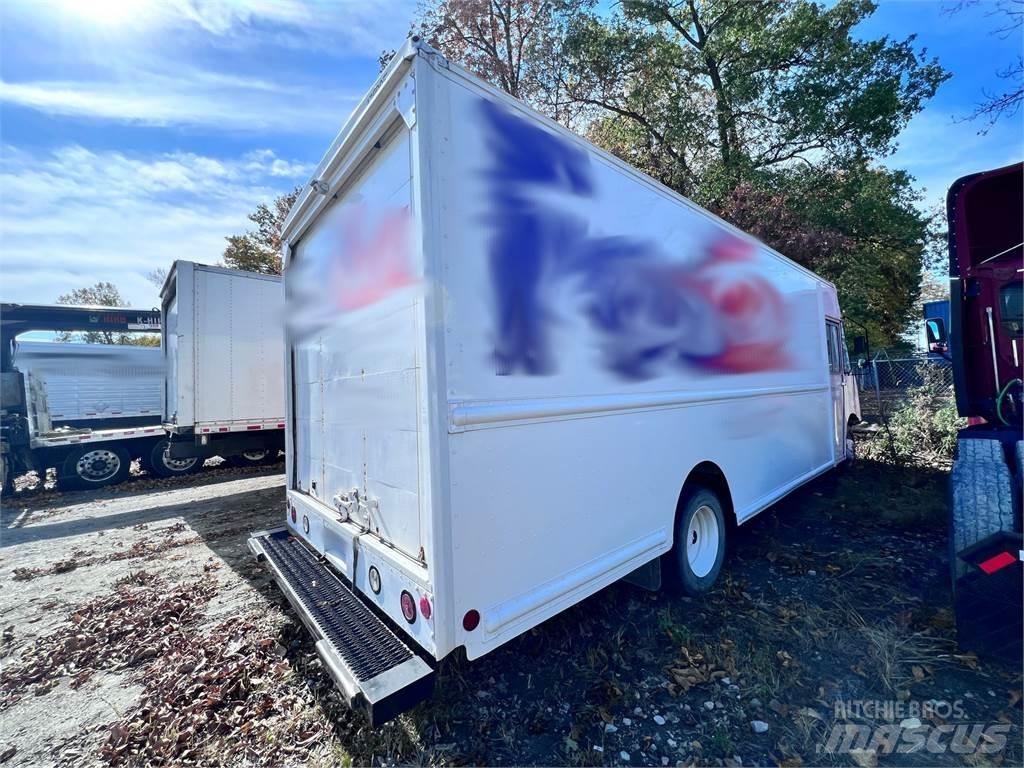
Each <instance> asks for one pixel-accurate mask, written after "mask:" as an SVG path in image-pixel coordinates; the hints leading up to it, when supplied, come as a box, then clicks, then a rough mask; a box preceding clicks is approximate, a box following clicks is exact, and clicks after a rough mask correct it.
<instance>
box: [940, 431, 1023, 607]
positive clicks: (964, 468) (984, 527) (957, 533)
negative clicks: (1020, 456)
mask: <svg viewBox="0 0 1024 768" xmlns="http://www.w3.org/2000/svg"><path fill="white" fill-rule="evenodd" d="M949 485H950V493H951V499H950V515H949V564H950V573H951V575H952V578H953V588H954V591H955V589H956V583H957V581H958V580H959V579H960V578H961V577H962V576H964V575H965V574H966V573H967V571H968V566H967V564H966V563H965V562H964V561H963V560H961V559H960V557H959V554H960V553H961V552H963V551H964V550H965V549H967V548H968V547H970V546H972V545H974V544H977V543H978V542H979V541H983V540H984V539H987V538H988V537H989V536H991V535H992V534H994V533H998V532H999V531H1014V530H1016V521H1015V515H1014V506H1015V504H1014V501H1015V499H1014V496H1015V488H1014V482H1013V477H1012V475H1011V474H1010V468H1009V467H1008V466H1007V464H1006V458H1005V456H1004V454H1003V446H1002V444H1001V443H1000V442H999V441H998V440H975V439H968V440H960V441H959V443H958V445H957V459H956V462H955V463H954V464H953V471H952V473H950V477H949Z"/></svg>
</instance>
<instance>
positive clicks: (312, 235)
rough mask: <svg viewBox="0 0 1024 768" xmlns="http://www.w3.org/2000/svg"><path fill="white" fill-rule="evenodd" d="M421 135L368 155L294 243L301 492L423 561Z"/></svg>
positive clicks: (401, 130)
mask: <svg viewBox="0 0 1024 768" xmlns="http://www.w3.org/2000/svg"><path fill="white" fill-rule="evenodd" d="M411 146H412V141H411V135H410V132H409V130H408V129H407V128H406V127H405V124H404V123H403V122H401V121H396V123H395V124H394V125H393V126H391V129H390V131H389V132H388V134H386V137H385V138H384V139H382V140H380V141H378V142H376V146H375V147H373V148H371V149H370V150H369V156H368V157H366V158H364V160H363V161H362V163H361V166H362V169H361V170H358V171H356V172H354V174H353V176H352V177H351V181H350V180H348V179H346V180H345V182H344V183H343V186H342V187H341V189H340V191H339V193H338V198H337V200H335V201H334V202H333V203H331V204H330V205H329V206H328V207H326V208H325V209H324V210H323V211H322V212H321V213H320V214H319V216H318V217H317V219H316V220H315V221H314V223H313V224H312V225H311V226H310V227H309V229H307V230H306V232H305V233H304V235H303V236H302V238H301V240H300V241H299V242H298V243H297V244H296V245H295V246H294V247H293V249H292V257H291V260H290V262H289V267H288V274H287V277H286V282H287V286H288V293H289V322H290V325H291V330H292V334H291V339H292V341H291V343H292V351H293V357H292V361H293V362H292V377H293V387H294V389H293V392H294V397H293V414H292V417H293V419H294V422H293V423H294V454H295V455H294V457H293V459H294V464H293V467H294V475H293V486H294V488H295V490H297V491H300V492H302V493H305V494H308V495H309V496H310V497H312V498H315V499H317V500H318V501H319V502H321V503H322V504H324V505H326V506H328V507H331V508H333V509H336V510H344V513H345V514H348V515H349V517H350V519H352V520H354V521H355V522H358V523H359V524H360V525H362V526H364V527H366V528H367V529H368V530H369V531H370V532H371V533H372V534H375V535H379V536H380V538H382V539H383V540H385V541H387V542H388V543H390V544H391V545H393V546H395V547H397V548H398V549H400V550H401V551H403V552H405V553H406V554H408V555H410V556H411V557H414V558H420V557H421V556H422V547H423V546H424V542H423V535H422V534H423V521H424V520H426V512H425V510H424V507H425V505H426V504H427V503H428V495H427V494H426V493H425V492H423V491H422V486H423V485H425V482H426V481H425V480H424V479H423V478H425V477H426V476H427V474H426V472H427V469H426V463H427V457H428V456H429V449H428V447H427V438H426V423H427V422H426V416H425V411H426V408H425V406H424V405H423V404H424V403H425V402H426V393H425V390H426V383H425V380H424V379H425V376H424V370H423V368H422V361H423V359H424V356H425V333H424V322H423V301H422V296H423V292H422V289H421V287H420V282H421V281H420V279H419V276H420V275H421V274H422V269H421V267H420V259H419V254H418V252H416V249H414V248H413V247H412V243H413V242H414V238H413V237H411V232H412V229H413V218H414V217H413V214H412V171H411Z"/></svg>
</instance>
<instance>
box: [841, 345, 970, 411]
mask: <svg viewBox="0 0 1024 768" xmlns="http://www.w3.org/2000/svg"><path fill="white" fill-rule="evenodd" d="M856 379H857V383H858V386H859V387H860V405H861V410H862V411H863V416H864V418H867V419H873V418H877V417H880V416H882V415H886V414H891V413H893V412H894V411H895V410H896V409H897V408H899V406H900V405H902V404H903V403H905V402H906V401H907V399H908V398H909V397H910V395H911V394H912V393H913V392H914V391H919V390H921V389H926V390H927V391H928V393H929V394H930V395H931V396H932V398H931V399H932V400H933V401H935V402H942V401H943V400H946V399H951V398H952V397H953V367H952V365H951V363H950V362H949V360H946V359H944V358H942V357H938V356H935V355H918V356H914V357H907V356H906V355H905V354H903V355H902V356H901V357H889V355H888V353H886V352H879V353H877V354H876V355H875V356H874V358H873V359H872V360H870V361H868V363H867V365H866V366H864V367H863V368H861V369H860V370H859V371H858V372H857V376H856Z"/></svg>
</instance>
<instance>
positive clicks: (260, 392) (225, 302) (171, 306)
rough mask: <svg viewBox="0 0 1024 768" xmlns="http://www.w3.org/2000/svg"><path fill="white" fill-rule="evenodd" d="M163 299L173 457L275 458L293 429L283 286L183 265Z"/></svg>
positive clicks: (167, 422) (174, 270) (266, 278)
mask: <svg viewBox="0 0 1024 768" xmlns="http://www.w3.org/2000/svg"><path fill="white" fill-rule="evenodd" d="M160 300H161V323H162V326H163V350H164V356H165V359H166V366H167V378H166V384H165V387H164V393H163V421H164V428H165V429H166V430H167V432H168V434H169V435H170V439H171V443H170V449H169V456H170V458H172V459H174V460H176V461H179V462H192V463H197V462H198V463H202V460H203V459H204V458H206V457H209V456H222V457H225V458H228V459H229V460H231V461H232V462H234V463H236V464H239V465H247V464H259V463H262V462H265V461H271V460H274V459H276V458H277V456H278V454H279V452H280V451H281V450H282V449H283V448H284V424H285V419H284V407H285V397H284V327H283V322H284V292H283V288H282V285H281V278H280V277H279V276H277V275H263V274H257V273H255V272H243V271H240V270H235V269H224V268H223V267H213V266H207V265H204V264H195V263H193V262H189V261H176V262H175V263H174V265H173V266H172V267H171V271H170V273H169V274H168V276H167V280H166V281H165V283H164V286H163V289H162V290H161V293H160Z"/></svg>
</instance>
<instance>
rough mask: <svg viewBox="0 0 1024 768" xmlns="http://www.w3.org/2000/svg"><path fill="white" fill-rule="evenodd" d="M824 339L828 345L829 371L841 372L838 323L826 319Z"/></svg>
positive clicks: (841, 361) (841, 362) (841, 359)
mask: <svg viewBox="0 0 1024 768" xmlns="http://www.w3.org/2000/svg"><path fill="white" fill-rule="evenodd" d="M825 341H826V343H827V345H828V370H829V373H842V372H843V358H842V352H840V347H841V344H840V339H839V325H838V324H837V323H833V322H831V321H828V322H826V323H825Z"/></svg>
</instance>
